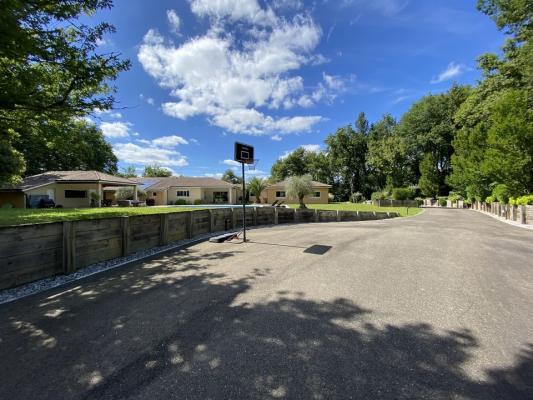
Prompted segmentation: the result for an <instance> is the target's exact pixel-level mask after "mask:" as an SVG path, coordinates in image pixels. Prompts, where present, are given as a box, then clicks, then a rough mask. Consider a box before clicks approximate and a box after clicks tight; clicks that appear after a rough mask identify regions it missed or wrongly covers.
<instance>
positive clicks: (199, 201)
mask: <svg viewBox="0 0 533 400" xmlns="http://www.w3.org/2000/svg"><path fill="white" fill-rule="evenodd" d="M198 204H203V203H202V199H196V200H194V205H196V206H197V205H198Z"/></svg>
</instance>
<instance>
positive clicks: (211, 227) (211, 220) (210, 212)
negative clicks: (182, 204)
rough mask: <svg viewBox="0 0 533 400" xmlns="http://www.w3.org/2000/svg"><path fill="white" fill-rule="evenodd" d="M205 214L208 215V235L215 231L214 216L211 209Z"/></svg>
mask: <svg viewBox="0 0 533 400" xmlns="http://www.w3.org/2000/svg"><path fill="white" fill-rule="evenodd" d="M207 212H208V213H209V233H212V232H213V230H214V229H215V214H214V213H213V210H211V209H209V210H207Z"/></svg>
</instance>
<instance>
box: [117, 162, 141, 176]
mask: <svg viewBox="0 0 533 400" xmlns="http://www.w3.org/2000/svg"><path fill="white" fill-rule="evenodd" d="M115 175H117V176H121V177H122V178H136V177H137V172H136V170H135V167H134V166H133V165H128V166H127V167H126V168H122V171H120V172H117V173H116V174H115Z"/></svg>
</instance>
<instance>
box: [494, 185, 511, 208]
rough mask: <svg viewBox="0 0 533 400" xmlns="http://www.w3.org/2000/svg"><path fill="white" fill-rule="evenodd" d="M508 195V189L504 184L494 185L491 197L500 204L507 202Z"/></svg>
mask: <svg viewBox="0 0 533 400" xmlns="http://www.w3.org/2000/svg"><path fill="white" fill-rule="evenodd" d="M509 194H510V193H509V188H508V187H507V185H504V184H500V185H496V186H494V189H493V190H492V197H493V198H494V199H496V200H498V201H499V202H500V203H502V204H507V203H508V202H509Z"/></svg>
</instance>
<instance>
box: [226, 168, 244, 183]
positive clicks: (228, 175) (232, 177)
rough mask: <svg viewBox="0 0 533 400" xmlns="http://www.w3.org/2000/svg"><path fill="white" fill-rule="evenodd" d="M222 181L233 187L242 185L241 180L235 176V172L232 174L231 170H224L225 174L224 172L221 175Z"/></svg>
mask: <svg viewBox="0 0 533 400" xmlns="http://www.w3.org/2000/svg"><path fill="white" fill-rule="evenodd" d="M222 180H223V181H224V182H229V183H232V184H234V185H237V184H239V185H240V184H242V178H240V177H238V176H237V175H235V172H233V170H231V169H228V170H226V172H224V174H223V175H222Z"/></svg>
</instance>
